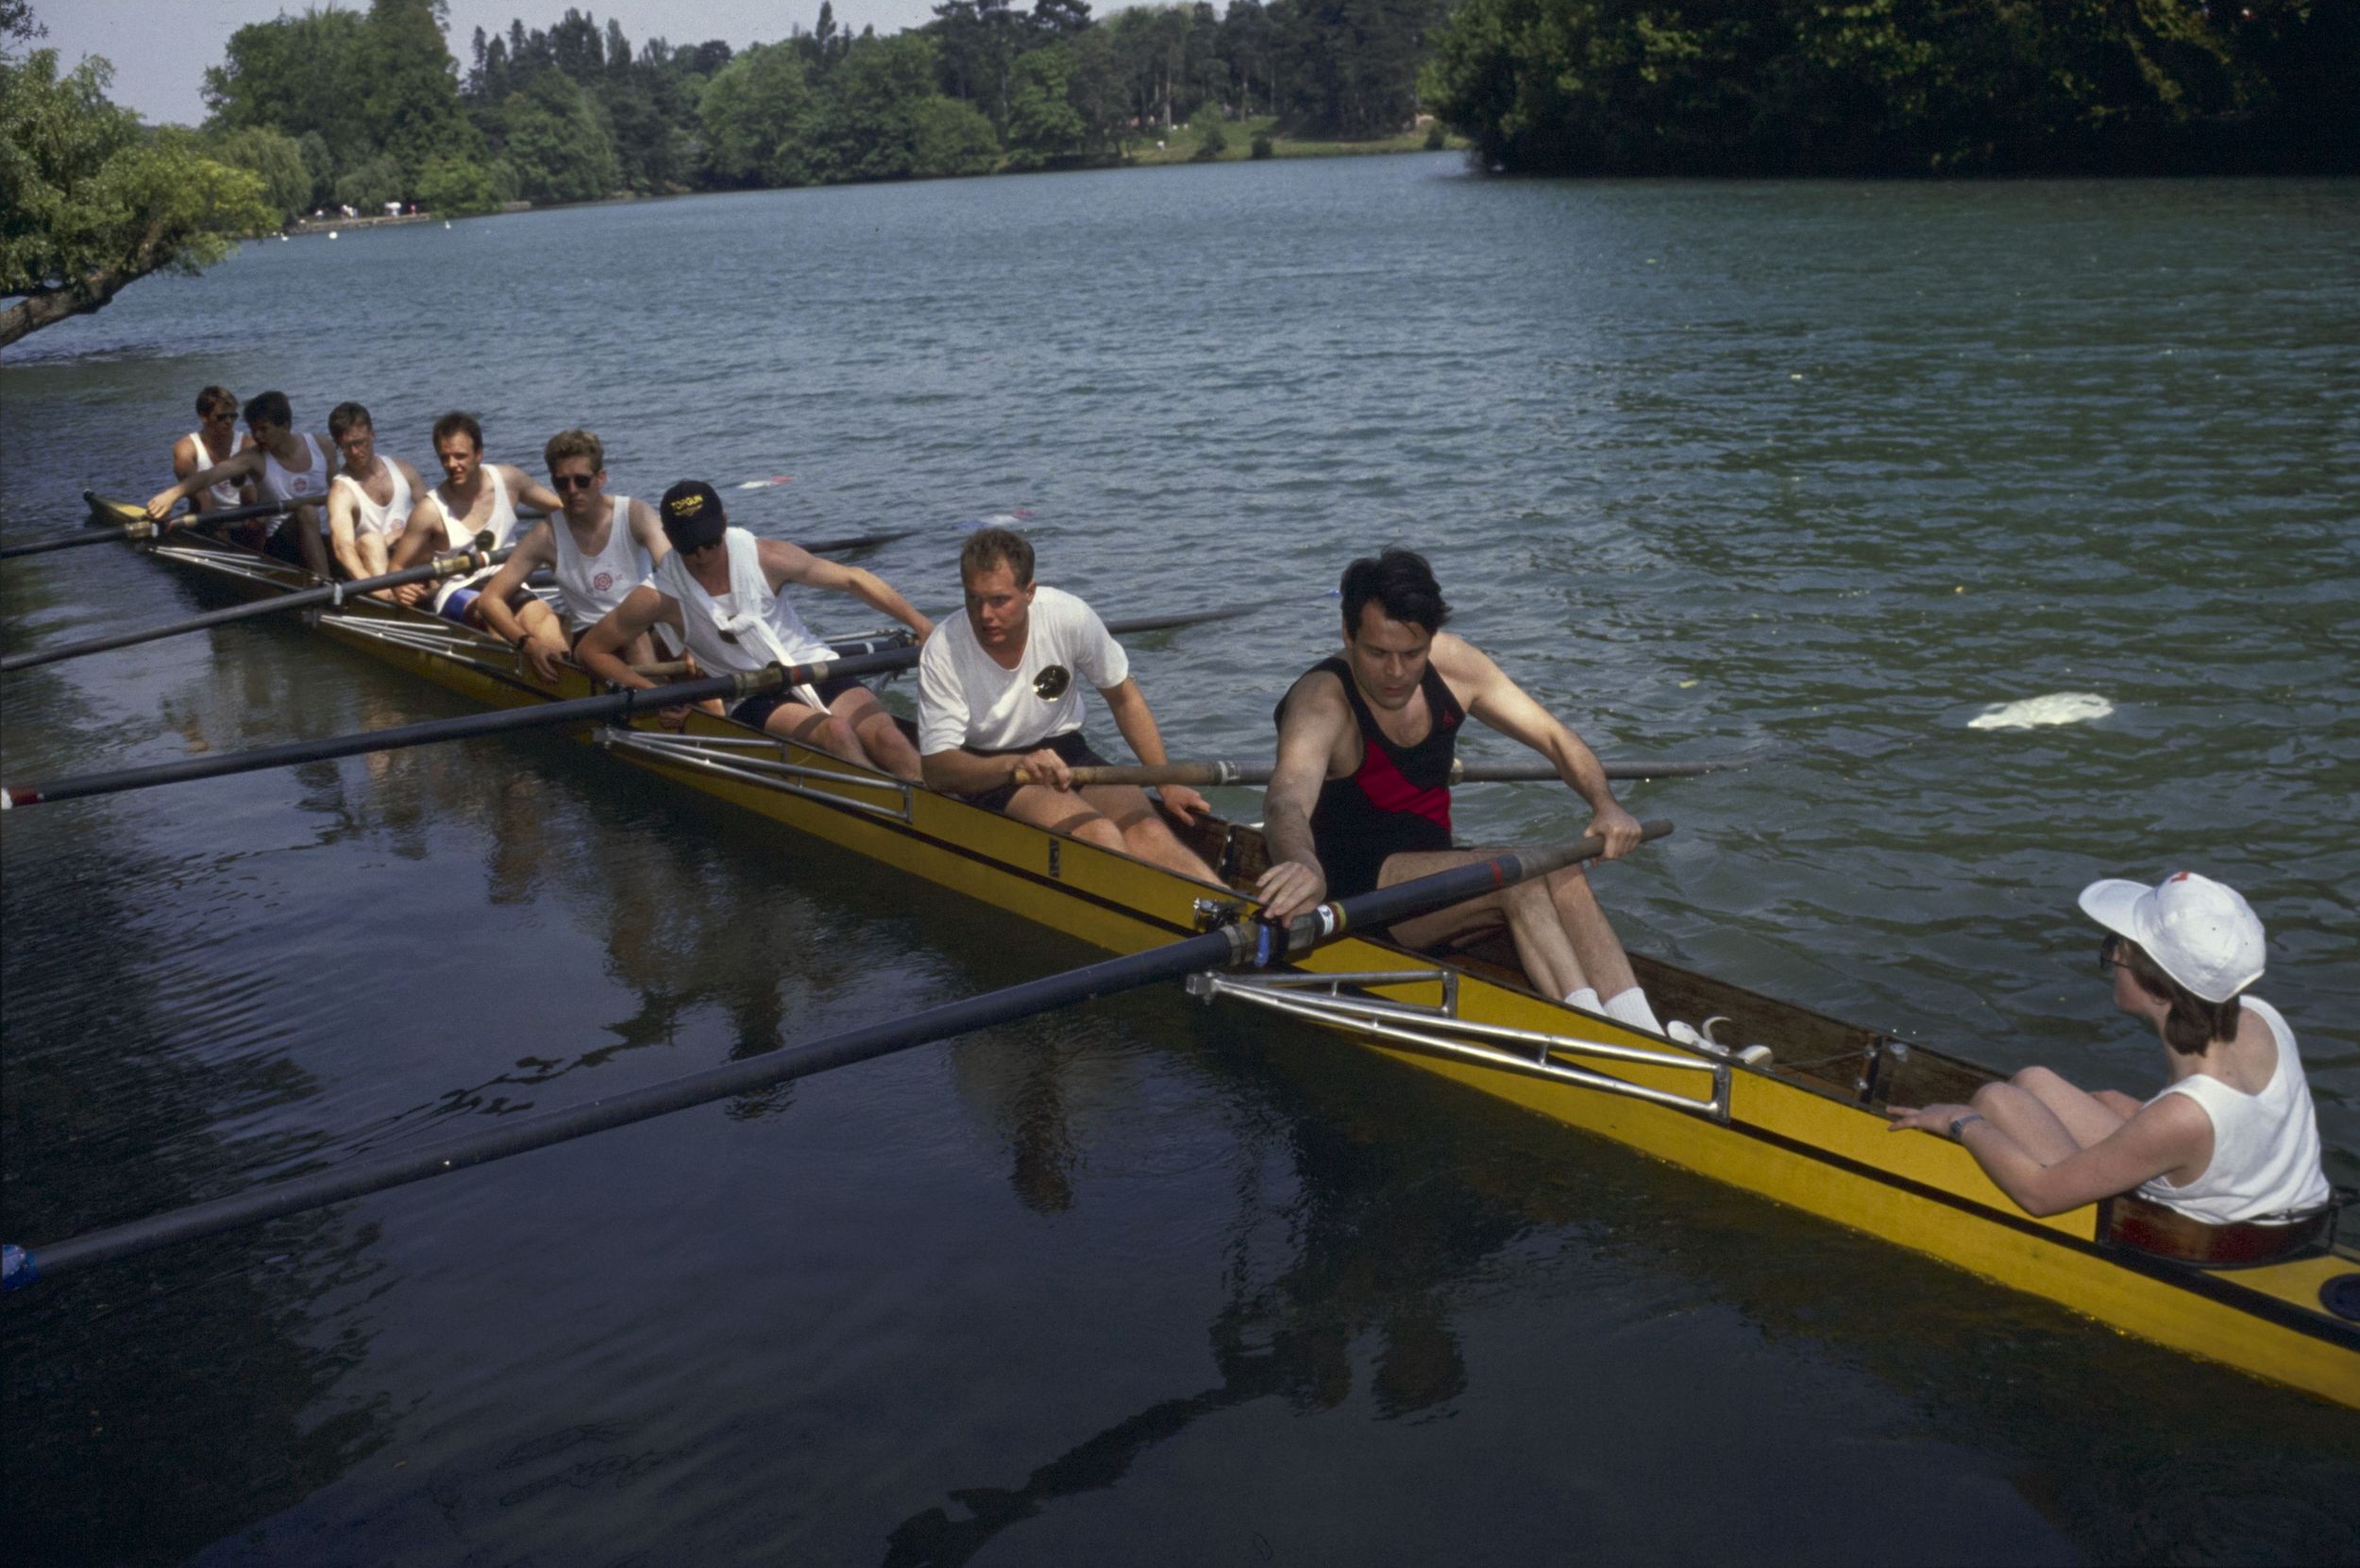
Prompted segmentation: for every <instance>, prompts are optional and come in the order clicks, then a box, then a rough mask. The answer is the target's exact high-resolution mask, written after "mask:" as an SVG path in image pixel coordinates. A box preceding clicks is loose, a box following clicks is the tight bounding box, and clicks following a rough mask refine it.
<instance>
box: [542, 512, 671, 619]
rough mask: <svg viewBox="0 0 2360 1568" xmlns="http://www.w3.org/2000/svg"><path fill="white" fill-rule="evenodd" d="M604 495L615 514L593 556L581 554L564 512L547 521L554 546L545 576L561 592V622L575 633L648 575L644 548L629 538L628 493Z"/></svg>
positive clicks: (629, 591) (623, 597) (601, 614)
mask: <svg viewBox="0 0 2360 1568" xmlns="http://www.w3.org/2000/svg"><path fill="white" fill-rule="evenodd" d="M607 499H609V500H611V501H613V502H614V503H615V515H614V516H613V517H612V518H610V519H609V520H608V522H607V528H606V548H603V549H601V550H599V551H598V554H596V555H584V554H582V548H581V547H580V546H579V545H576V544H575V543H574V531H573V530H572V529H571V528H569V527H567V526H566V523H565V517H564V516H562V515H560V516H555V517H551V518H550V519H549V537H550V542H551V543H553V544H554V545H555V546H556V547H557V565H556V567H555V568H554V570H553V571H552V573H551V575H553V576H554V577H555V578H556V579H557V586H558V587H559V589H560V590H561V591H563V592H564V594H565V624H566V625H567V626H569V627H571V628H573V630H574V631H576V632H581V631H583V630H584V629H586V628H588V627H591V626H595V625H597V624H598V621H599V620H601V619H603V618H604V617H605V615H606V613H607V612H608V611H610V610H612V609H614V608H615V606H616V605H618V604H620V603H622V602H623V600H624V599H625V598H627V597H628V596H629V595H630V593H631V591H632V589H633V588H636V587H638V586H639V584H640V583H642V582H646V581H647V579H648V571H649V565H648V552H647V551H646V550H645V549H642V548H640V545H639V541H638V540H637V539H635V538H633V537H632V531H631V499H630V497H625V496H610V497H607Z"/></svg>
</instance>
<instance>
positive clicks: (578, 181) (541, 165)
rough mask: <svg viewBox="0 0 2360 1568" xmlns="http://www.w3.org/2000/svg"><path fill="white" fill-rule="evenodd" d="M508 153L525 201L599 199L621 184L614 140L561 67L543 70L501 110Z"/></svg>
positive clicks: (610, 193) (507, 156) (511, 97)
mask: <svg viewBox="0 0 2360 1568" xmlns="http://www.w3.org/2000/svg"><path fill="white" fill-rule="evenodd" d="M501 117H502V120H503V121H504V123H505V125H506V127H507V131H508V136H507V151H506V154H505V156H506V158H507V160H508V164H509V167H511V168H513V169H514V170H515V172H516V186H517V189H518V190H519V191H521V192H522V193H523V194H524V197H525V199H526V200H527V201H596V200H597V199H598V198H599V197H600V196H606V195H612V194H615V190H616V189H617V188H618V187H619V186H620V185H621V184H622V182H623V175H622V169H621V167H620V165H618V164H617V163H616V162H615V143H614V141H613V139H612V138H610V137H609V136H608V135H607V132H606V126H604V125H603V124H601V123H600V122H599V120H598V113H597V111H596V110H593V109H592V108H591V107H590V100H589V99H588V98H586V97H584V96H583V95H582V89H581V88H579V87H577V86H575V85H574V80H573V78H572V77H571V76H566V75H565V73H564V72H562V71H545V72H543V73H542V74H541V75H539V76H535V77H534V78H533V79H532V85H531V86H530V87H528V88H526V89H525V90H524V91H523V92H521V93H512V94H511V95H510V96H509V99H508V103H507V105H506V106H505V108H504V109H503V110H501Z"/></svg>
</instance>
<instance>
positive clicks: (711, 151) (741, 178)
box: [697, 43, 817, 185]
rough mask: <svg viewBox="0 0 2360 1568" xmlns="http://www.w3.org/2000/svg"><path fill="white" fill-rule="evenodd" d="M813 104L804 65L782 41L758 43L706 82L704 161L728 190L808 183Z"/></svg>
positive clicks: (701, 115)
mask: <svg viewBox="0 0 2360 1568" xmlns="http://www.w3.org/2000/svg"><path fill="white" fill-rule="evenodd" d="M816 109H817V105H816V104H815V103H814V102H813V95H812V91H811V83H810V80H809V79H808V77H807V76H805V75H804V71H803V62H802V61H801V59H797V58H796V55H795V52H794V51H793V50H792V49H790V48H788V47H787V46H786V45H785V44H783V43H768V44H756V45H755V46H754V47H752V48H750V49H749V50H747V51H746V52H745V53H744V54H742V55H739V56H737V57H735V58H734V59H732V60H731V61H730V62H729V63H728V64H727V65H724V66H722V67H721V69H720V70H719V71H718V72H716V74H715V75H714V77H713V79H712V80H711V81H709V82H707V83H706V84H705V90H704V94H703V96H702V98H701V99H700V101H699V103H698V106H697V121H698V124H699V126H700V127H701V128H702V129H703V131H704V142H705V160H706V164H707V167H708V168H709V169H710V170H711V172H712V174H713V176H714V177H715V178H716V179H718V180H719V181H721V182H722V183H723V184H727V185H808V184H810V183H811V181H812V179H813V177H814V175H813V168H812V158H811V148H810V145H809V140H808V138H809V135H810V125H811V121H812V119H813V117H814V113H815V110H816Z"/></svg>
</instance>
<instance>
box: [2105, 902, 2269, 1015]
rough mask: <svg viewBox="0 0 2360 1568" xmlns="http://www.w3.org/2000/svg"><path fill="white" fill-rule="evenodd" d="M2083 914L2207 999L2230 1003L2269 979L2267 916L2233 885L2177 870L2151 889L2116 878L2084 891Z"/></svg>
mask: <svg viewBox="0 0 2360 1568" xmlns="http://www.w3.org/2000/svg"><path fill="white" fill-rule="evenodd" d="M2082 913H2084V914H2086V915H2087V916H2089V918H2090V919H2093V920H2096V921H2097V922H2098V923H2099V925H2102V926H2104V927H2105V928H2106V929H2107V930H2109V931H2112V932H2115V933H2116V934H2118V935H2120V936H2128V937H2130V938H2131V940H2132V941H2134V942H2136V943H2138V944H2139V946H2141V947H2143V948H2145V949H2146V950H2147V955H2148V956H2149V958H2152V959H2154V960H2155V962H2156V964H2157V965H2158V966H2160V967H2161V968H2162V969H2163V971H2164V972H2165V973H2166V974H2167V975H2169V976H2171V977H2172V978H2173V979H2174V980H2177V981H2178V982H2180V984H2181V985H2183V986H2186V987H2187V988H2188V989H2189V990H2191V991H2194V992H2195V993H2196V994H2197V995H2198V996H2200V997H2202V998H2203V999H2204V1000H2205V1001H2207V1002H2226V1001H2228V1000H2229V999H2230V998H2231V997H2233V996H2235V995H2236V994H2237V993H2238V992H2239V991H2242V990H2244V989H2245V988H2246V987H2247V986H2250V985H2252V984H2253V983H2254V982H2255V981H2256V980H2259V979H2261V978H2262V921H2261V918H2260V917H2259V916H2257V915H2255V914H2254V913H2253V906H2252V905H2251V904H2250V903H2248V902H2245V896H2244V895H2243V894H2241V893H2239V892H2238V891H2237V890H2236V889H2235V888H2234V887H2230V886H2227V885H2223V884H2221V883H2217V882H2215V881H2214V880H2213V879H2212V878H2211V877H2208V876H2200V875H2198V874H2197V873H2196V872H2194V871H2174V872H2172V873H2171V875H2169V876H2167V877H2166V878H2165V879H2164V880H2163V881H2161V882H2159V883H2157V884H2156V885H2154V886H2152V887H2148V886H2144V885H2141V884H2139V883H2135V882H2125V881H2123V880H2121V879H2120V878H2118V877H2109V878H2108V879H2106V880H2105V881H2103V882H2093V883H2091V884H2090V885H2088V886H2087V887H2084V888H2082Z"/></svg>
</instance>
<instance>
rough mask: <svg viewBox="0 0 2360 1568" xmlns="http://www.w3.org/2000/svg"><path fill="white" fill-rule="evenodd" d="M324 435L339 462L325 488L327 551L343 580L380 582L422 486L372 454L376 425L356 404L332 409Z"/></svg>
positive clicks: (403, 468)
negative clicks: (342, 572)
mask: <svg viewBox="0 0 2360 1568" xmlns="http://www.w3.org/2000/svg"><path fill="white" fill-rule="evenodd" d="M328 433H329V435H330V436H332V437H333V438H334V439H335V442H336V449H337V450H338V451H339V452H342V453H343V454H344V459H345V465H344V466H343V467H342V468H340V469H338V470H337V472H336V474H335V476H334V478H333V479H332V480H331V481H329V490H328V548H329V551H330V552H331V553H333V554H334V556H335V557H336V563H337V565H341V566H342V567H344V569H345V572H346V575H347V576H349V577H352V578H365V577H381V576H383V575H384V573H385V570H386V566H387V565H388V564H389V563H390V562H391V561H392V559H393V550H394V548H395V546H396V544H397V543H398V542H399V541H400V538H401V534H402V531H403V530H404V529H405V528H406V527H408V525H409V522H410V510H411V498H412V497H413V496H415V495H417V494H418V493H419V492H420V491H422V490H424V489H425V488H426V484H425V481H423V480H421V479H419V478H418V471H417V470H416V469H415V468H413V467H411V466H410V464H406V463H404V462H402V461H401V459H399V458H380V457H379V456H378V455H377V427H376V423H375V421H373V420H372V419H370V417H369V411H368V410H366V409H364V408H362V406H361V405H360V404H358V403H339V404H337V405H336V407H335V409H334V411H333V412H332V413H329V416H328ZM383 593H384V590H382V589H379V594H380V595H381V594H383Z"/></svg>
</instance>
